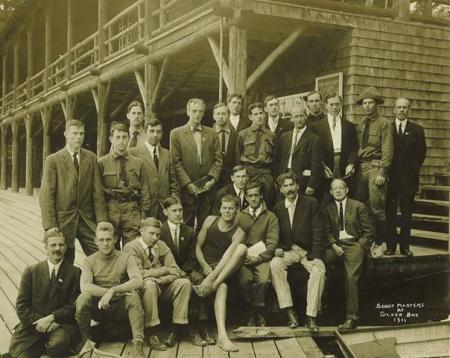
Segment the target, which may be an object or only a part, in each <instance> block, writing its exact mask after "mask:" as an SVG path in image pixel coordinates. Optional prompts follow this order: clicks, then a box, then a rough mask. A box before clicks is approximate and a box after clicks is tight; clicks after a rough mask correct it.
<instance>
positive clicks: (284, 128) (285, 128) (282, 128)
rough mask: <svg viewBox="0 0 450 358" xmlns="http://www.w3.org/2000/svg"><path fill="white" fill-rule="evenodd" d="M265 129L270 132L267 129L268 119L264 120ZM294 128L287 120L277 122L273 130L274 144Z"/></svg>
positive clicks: (282, 119)
mask: <svg viewBox="0 0 450 358" xmlns="http://www.w3.org/2000/svg"><path fill="white" fill-rule="evenodd" d="M266 128H267V129H268V130H270V127H269V119H266ZM293 128H294V123H293V122H292V121H291V120H289V119H287V118H281V117H280V119H279V120H278V125H277V129H275V133H274V134H275V142H277V141H278V139H279V138H280V137H281V135H282V134H284V133H287V132H289V131H290V130H292V129H293Z"/></svg>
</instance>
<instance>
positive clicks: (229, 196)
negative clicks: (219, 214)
mask: <svg viewBox="0 0 450 358" xmlns="http://www.w3.org/2000/svg"><path fill="white" fill-rule="evenodd" d="M223 203H233V204H234V206H235V207H236V208H238V207H239V204H240V203H239V198H238V197H237V196H235V195H232V194H227V195H224V196H223V197H222V198H221V199H220V207H222V204H223Z"/></svg>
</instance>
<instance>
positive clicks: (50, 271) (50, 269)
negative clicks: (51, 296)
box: [47, 259, 63, 276]
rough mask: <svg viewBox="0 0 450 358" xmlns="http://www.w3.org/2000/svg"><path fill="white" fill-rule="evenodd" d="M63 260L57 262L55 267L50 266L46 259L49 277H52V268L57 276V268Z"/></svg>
mask: <svg viewBox="0 0 450 358" xmlns="http://www.w3.org/2000/svg"><path fill="white" fill-rule="evenodd" d="M62 262H63V260H61V261H59V262H58V263H57V264H56V265H54V264H52V263H51V262H50V260H49V259H47V265H48V272H49V274H50V276H51V275H52V271H53V267H54V268H55V274H56V275H57V274H58V272H59V268H60V267H61V264H62Z"/></svg>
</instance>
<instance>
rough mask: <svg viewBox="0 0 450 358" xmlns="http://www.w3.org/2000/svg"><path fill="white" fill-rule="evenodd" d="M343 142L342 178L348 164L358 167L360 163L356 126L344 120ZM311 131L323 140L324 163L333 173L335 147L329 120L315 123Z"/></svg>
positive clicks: (342, 120) (342, 121)
mask: <svg viewBox="0 0 450 358" xmlns="http://www.w3.org/2000/svg"><path fill="white" fill-rule="evenodd" d="M341 124H342V142H341V146H342V147H341V161H340V176H341V177H343V176H344V175H345V167H346V166H347V165H348V164H354V165H355V166H356V164H357V162H358V150H359V145H358V137H357V135H356V127H355V125H354V124H353V123H352V122H350V121H348V120H346V119H344V118H342V119H341ZM311 131H312V132H313V133H315V134H317V135H318V136H319V137H320V139H321V140H322V144H323V147H322V148H323V149H322V150H323V161H324V163H325V164H326V165H327V167H328V168H330V169H331V171H333V170H334V147H333V139H332V138H331V131H330V126H329V125H328V118H327V117H326V116H325V118H323V119H322V120H320V121H318V122H316V123H314V124H313V125H312V126H311Z"/></svg>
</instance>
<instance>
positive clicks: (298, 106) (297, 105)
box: [291, 103, 308, 117]
mask: <svg viewBox="0 0 450 358" xmlns="http://www.w3.org/2000/svg"><path fill="white" fill-rule="evenodd" d="M297 109H298V110H300V112H301V113H303V115H304V116H307V115H308V114H307V112H306V108H305V106H304V105H303V104H302V103H298V104H296V105H295V106H294V107H292V108H291V117H292V113H293V112H294V110H297Z"/></svg>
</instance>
